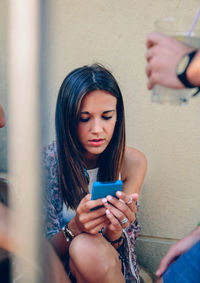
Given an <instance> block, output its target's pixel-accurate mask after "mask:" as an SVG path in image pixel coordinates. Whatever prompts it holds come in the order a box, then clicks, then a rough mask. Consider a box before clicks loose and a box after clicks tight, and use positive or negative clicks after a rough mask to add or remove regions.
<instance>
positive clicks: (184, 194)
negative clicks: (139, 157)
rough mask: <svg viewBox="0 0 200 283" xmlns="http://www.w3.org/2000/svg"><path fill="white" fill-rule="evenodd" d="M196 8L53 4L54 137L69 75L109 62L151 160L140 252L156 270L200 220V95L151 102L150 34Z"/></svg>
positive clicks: (130, 140)
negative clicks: (161, 22)
mask: <svg viewBox="0 0 200 283" xmlns="http://www.w3.org/2000/svg"><path fill="white" fill-rule="evenodd" d="M198 6H199V2H198V1H196V0H191V1H188V0H181V1H180V0H174V1H165V0H154V1H153V0H144V1H137V0H125V1H122V0H121V1H120V0H109V1H108V0H84V1H80V0H73V1H72V0H71V1H69V0H59V1H51V2H49V6H48V7H49V11H48V13H47V16H48V21H47V26H48V34H47V39H48V40H47V45H48V48H47V52H46V57H47V59H48V66H47V71H48V75H49V76H48V79H49V82H48V83H49V86H48V94H49V99H50V100H49V107H50V117H49V125H48V126H50V138H49V139H51V138H52V136H53V135H54V124H53V119H54V116H53V115H54V108H55V102H56V96H57V92H58V88H59V86H60V84H61V82H62V80H63V78H64V77H65V75H66V74H67V73H68V72H69V71H71V70H72V69H74V68H76V67H78V66H82V65H84V64H91V63H93V62H101V63H103V64H104V65H105V66H106V67H108V68H110V69H111V70H112V71H113V74H114V75H115V77H116V78H117V79H118V82H119V84H120V87H121V89H122V91H123V95H124V101H125V107H126V122H127V144H128V145H130V146H133V147H136V148H138V149H140V150H141V151H143V152H144V153H145V155H146V157H147V159H148V171H147V175H146V179H145V182H144V187H143V189H142V192H141V196H140V204H141V205H140V212H139V220H140V223H141V226H142V231H141V237H140V239H139V241H138V244H137V251H138V258H139V260H140V261H141V262H142V264H143V265H144V266H146V268H147V269H149V270H150V271H151V272H153V271H155V269H156V267H157V266H158V263H159V260H160V258H161V257H162V255H163V254H164V253H165V252H166V249H167V248H168V247H169V245H170V244H171V243H172V242H173V241H172V240H174V239H175V240H176V239H179V238H181V237H183V236H184V235H186V234H187V233H189V232H190V231H191V230H192V229H193V227H194V226H195V225H196V223H197V222H198V220H199V202H200V189H199V188H200V178H199V169H200V97H197V98H195V99H193V100H191V101H190V102H189V105H187V106H184V107H176V106H162V105H157V104H153V103H151V101H150V92H149V91H148V90H147V89H146V82H147V79H146V76H145V64H146V63H145V51H146V48H145V39H146V36H147V34H148V33H149V32H150V31H152V30H153V29H154V21H155V19H157V18H160V17H163V16H167V15H169V16H170V15H172V16H173V15H178V16H179V17H185V16H186V15H190V16H193V17H194V15H195V12H196V10H197V8H198Z"/></svg>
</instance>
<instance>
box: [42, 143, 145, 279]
mask: <svg viewBox="0 0 200 283" xmlns="http://www.w3.org/2000/svg"><path fill="white" fill-rule="evenodd" d="M43 157H44V168H45V173H46V175H45V183H46V186H45V203H46V205H45V213H46V221H45V234H46V237H47V238H51V237H52V236H53V235H55V234H57V233H58V232H60V231H61V229H62V227H63V226H64V225H65V224H66V223H65V222H64V219H63V198H62V193H61V190H60V188H59V179H58V158H57V152H56V142H55V141H54V142H53V143H52V144H50V145H48V146H47V147H45V149H44V156H43ZM139 231H140V227H139V224H138V221H137V219H136V220H135V221H134V222H133V223H131V224H130V226H129V227H127V228H126V229H123V233H124V242H123V244H122V246H121V247H120V248H119V249H118V252H119V254H120V258H121V259H122V262H123V272H124V277H125V279H126V283H134V282H137V283H138V282H140V279H139V271H138V264H137V259H136V254H135V240H136V237H137V235H138V233H139Z"/></svg>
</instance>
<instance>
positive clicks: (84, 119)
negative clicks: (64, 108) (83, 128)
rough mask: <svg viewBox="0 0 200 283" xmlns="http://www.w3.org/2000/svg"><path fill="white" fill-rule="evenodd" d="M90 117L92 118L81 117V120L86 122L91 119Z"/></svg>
mask: <svg viewBox="0 0 200 283" xmlns="http://www.w3.org/2000/svg"><path fill="white" fill-rule="evenodd" d="M89 119H90V118H82V117H80V118H79V121H80V122H83V123H85V122H87V121H89Z"/></svg>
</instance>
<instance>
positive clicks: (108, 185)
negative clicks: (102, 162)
mask: <svg viewBox="0 0 200 283" xmlns="http://www.w3.org/2000/svg"><path fill="white" fill-rule="evenodd" d="M122 187H123V182H122V181H121V180H117V181H115V182H94V183H93V187H92V197H91V200H95V199H99V198H105V197H106V196H108V195H111V196H114V197H116V192H117V191H121V190H122Z"/></svg>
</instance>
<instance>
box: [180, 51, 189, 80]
mask: <svg viewBox="0 0 200 283" xmlns="http://www.w3.org/2000/svg"><path fill="white" fill-rule="evenodd" d="M189 60H190V57H189V56H188V55H187V54H186V55H185V56H183V57H182V58H181V60H180V61H179V63H178V66H177V75H180V74H182V73H183V72H184V71H185V69H186V67H187V65H188V63H189Z"/></svg>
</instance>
